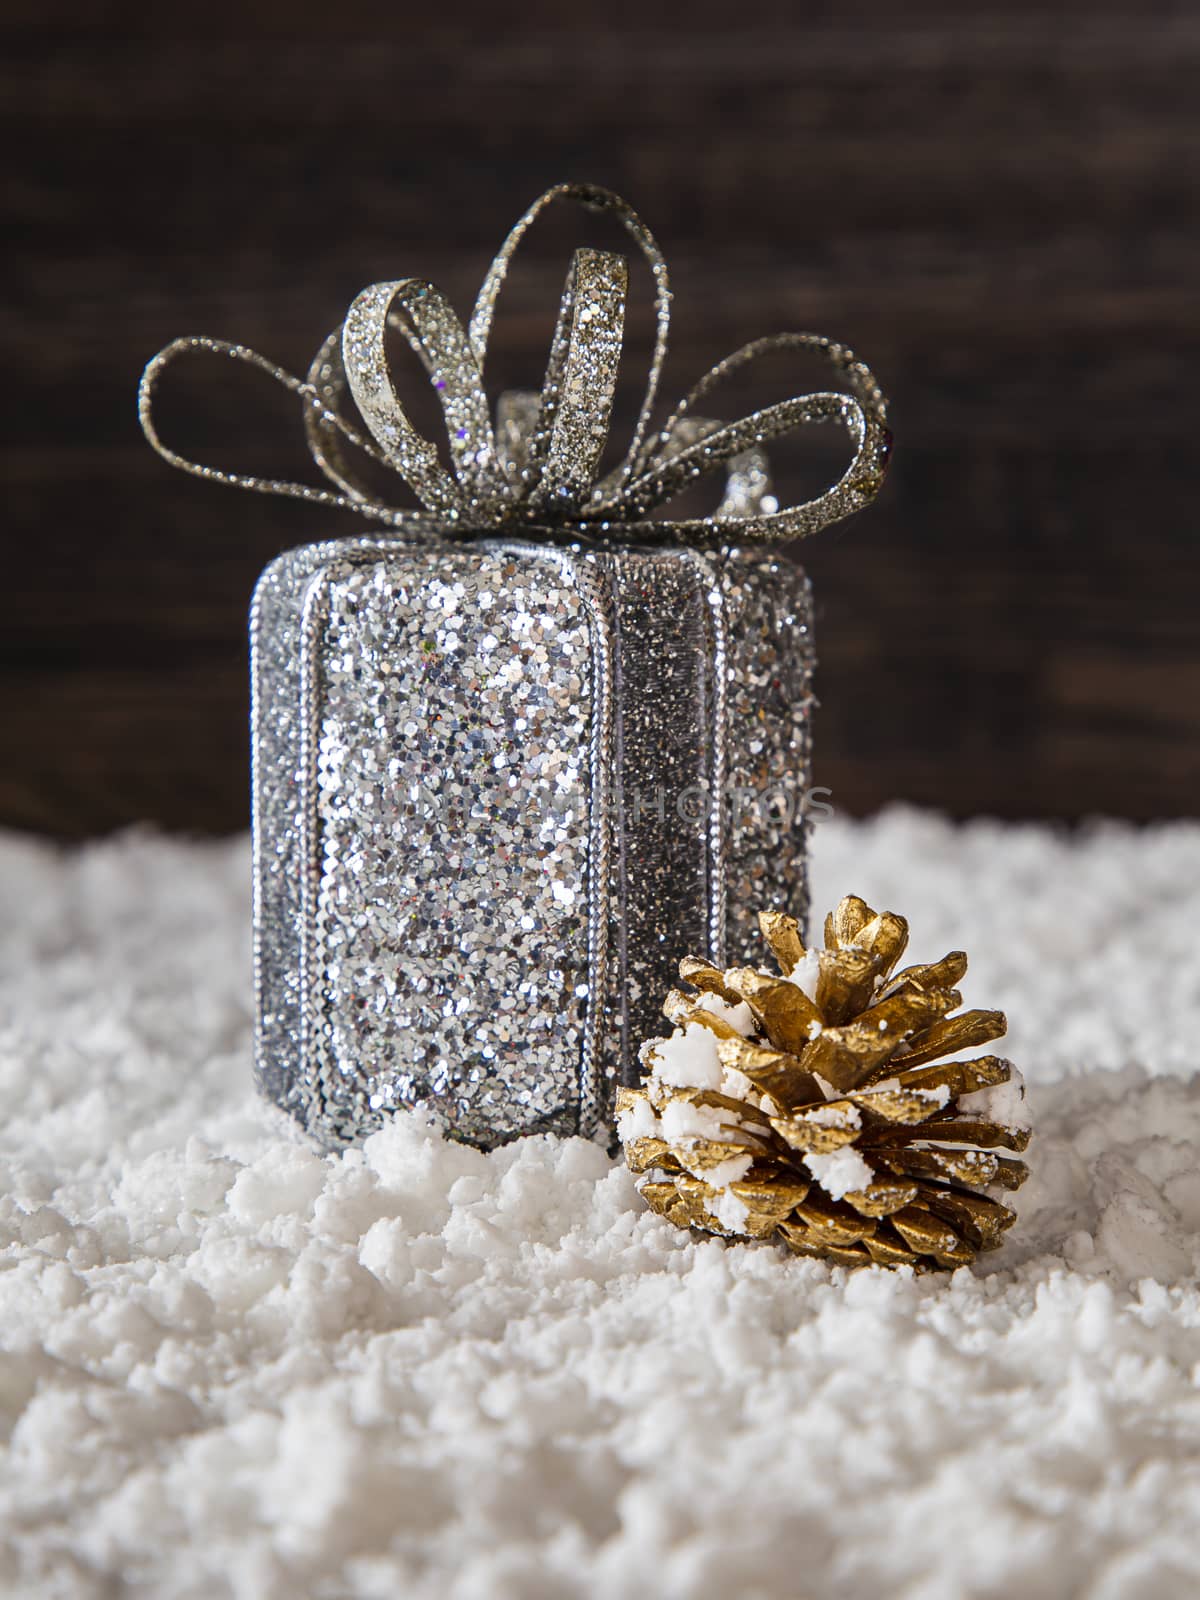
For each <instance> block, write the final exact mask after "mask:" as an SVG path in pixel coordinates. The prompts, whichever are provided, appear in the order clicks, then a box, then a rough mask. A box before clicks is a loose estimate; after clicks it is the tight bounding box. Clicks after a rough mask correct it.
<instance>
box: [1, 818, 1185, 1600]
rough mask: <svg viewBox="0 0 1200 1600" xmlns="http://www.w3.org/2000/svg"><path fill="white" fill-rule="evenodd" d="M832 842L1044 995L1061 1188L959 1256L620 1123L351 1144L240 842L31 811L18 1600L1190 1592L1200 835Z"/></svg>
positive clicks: (970, 994) (830, 865)
mask: <svg viewBox="0 0 1200 1600" xmlns="http://www.w3.org/2000/svg"><path fill="white" fill-rule="evenodd" d="M814 850H815V855H816V870H815V884H814V891H815V892H814V905H815V906H816V907H818V908H819V909H821V910H824V909H825V908H827V907H829V906H832V905H834V904H835V903H836V901H837V899H838V898H839V897H840V896H841V895H842V894H843V893H845V892H847V891H854V892H857V893H859V894H862V895H864V896H865V897H866V898H867V899H868V900H869V901H870V903H871V904H872V905H875V906H877V907H880V908H885V907H886V908H890V909H894V910H896V911H899V912H902V913H903V914H904V915H905V916H907V917H908V918H909V920H910V922H911V924H912V935H913V937H912V950H913V959H914V960H926V959H929V960H933V959H936V958H937V957H938V956H940V955H941V954H942V953H943V952H944V951H946V950H950V949H966V950H968V951H969V952H970V955H971V970H970V972H969V973H968V975H967V979H966V980H965V983H964V985H963V988H964V990H965V993H966V1003H967V1004H968V1005H983V1006H993V1005H995V1006H1000V1007H1002V1008H1004V1009H1005V1010H1006V1011H1007V1012H1008V1014H1009V1018H1010V1023H1011V1028H1010V1032H1009V1036H1008V1038H1007V1040H1006V1041H1005V1042H1004V1044H1003V1045H1002V1046H1001V1047H1000V1048H1001V1049H1002V1050H1003V1052H1004V1054H1006V1055H1009V1056H1011V1057H1012V1058H1013V1059H1014V1060H1015V1061H1016V1062H1017V1063H1018V1065H1019V1066H1020V1067H1021V1068H1022V1069H1023V1070H1024V1072H1025V1073H1026V1076H1027V1077H1028V1079H1029V1080H1030V1083H1029V1104H1030V1108H1031V1115H1032V1118H1033V1121H1034V1123H1035V1125H1036V1132H1035V1136H1034V1140H1033V1142H1032V1144H1031V1146H1030V1150H1029V1160H1030V1162H1031V1165H1032V1168H1033V1177H1032V1178H1031V1179H1030V1182H1029V1184H1028V1185H1027V1186H1026V1188H1025V1189H1024V1190H1023V1191H1022V1192H1021V1194H1020V1195H1019V1196H1018V1207H1019V1210H1020V1212H1021V1220H1020V1221H1019V1223H1018V1225H1017V1228H1016V1229H1015V1230H1014V1232H1013V1233H1012V1234H1011V1235H1010V1236H1009V1239H1008V1242H1007V1243H1006V1244H1005V1246H1004V1248H1003V1249H1002V1250H1001V1251H999V1252H998V1253H996V1254H995V1255H992V1256H986V1257H984V1258H982V1259H981V1261H980V1262H979V1263H978V1264H977V1265H976V1266H975V1267H973V1268H969V1269H963V1270H960V1271H959V1272H957V1273H955V1274H953V1275H952V1276H949V1275H928V1276H920V1277H914V1276H913V1275H912V1274H911V1273H909V1272H907V1271H901V1272H887V1271H884V1270H882V1269H869V1270H865V1271H860V1272H857V1273H852V1272H848V1271H846V1270H845V1269H843V1268H839V1267H829V1266H827V1265H824V1264H822V1263H820V1262H815V1261H809V1260H804V1259H800V1258H796V1257H790V1256H788V1255H787V1254H786V1253H785V1252H784V1251H782V1250H781V1249H779V1248H778V1247H776V1246H773V1245H766V1246H752V1245H743V1244H738V1245H726V1244H725V1243H723V1242H722V1241H721V1240H719V1239H716V1238H701V1237H693V1236H691V1235H689V1234H686V1233H682V1232H680V1231H679V1230H677V1229H675V1228H673V1227H672V1226H671V1225H670V1224H668V1223H666V1222H665V1221H662V1220H660V1219H658V1218H655V1217H654V1216H652V1215H650V1214H649V1213H648V1212H647V1211H646V1209H645V1208H644V1206H643V1205H642V1203H641V1201H640V1200H639V1198H638V1196H637V1194H636V1192H635V1189H634V1186H633V1181H632V1179H631V1178H630V1176H629V1174H628V1173H627V1172H626V1170H625V1169H624V1167H623V1166H622V1165H620V1164H619V1163H614V1162H612V1161H610V1159H609V1158H608V1156H607V1155H606V1154H605V1153H604V1152H603V1151H602V1150H600V1149H598V1148H597V1147H596V1146H594V1145H590V1144H586V1143H584V1142H582V1141H580V1140H571V1139H568V1140H557V1139H553V1138H537V1139H528V1140H524V1141H522V1142H520V1143H518V1144H515V1145H512V1146H509V1147H508V1148H506V1149H504V1150H500V1151H497V1152H496V1153H495V1154H493V1155H489V1156H485V1155H481V1154H479V1153H478V1152H476V1151H473V1150H470V1149H466V1148H464V1147H462V1146H455V1145H449V1144H446V1143H444V1142H443V1141H442V1140H441V1139H439V1138H438V1137H437V1135H436V1133H435V1132H434V1131H433V1130H432V1129H431V1128H430V1126H429V1125H428V1124H427V1122H426V1121H425V1120H424V1119H423V1118H421V1117H420V1116H413V1115H408V1116H401V1117H398V1118H397V1119H396V1120H395V1122H394V1123H393V1124H392V1125H391V1126H389V1127H388V1128H387V1129H385V1130H384V1131H383V1132H381V1133H379V1134H378V1135H376V1136H375V1138H373V1139H372V1140H371V1141H370V1142H369V1143H368V1144H367V1145H366V1147H365V1148H364V1149H363V1150H361V1151H357V1152H352V1153H349V1154H346V1155H343V1156H337V1157H332V1158H327V1157H322V1156H320V1155H318V1154H316V1153H315V1152H313V1151H311V1150H308V1149H306V1148H304V1147H303V1146H302V1145H300V1144H298V1143H297V1142H296V1141H295V1140H294V1138H293V1137H292V1135H291V1133H290V1131H289V1130H288V1128H287V1127H286V1126H285V1125H284V1124H283V1123H282V1121H281V1120H280V1119H279V1118H278V1117H277V1116H276V1115H274V1114H272V1113H271V1112H270V1111H268V1110H267V1108H266V1107H264V1106H263V1105H261V1104H260V1103H259V1102H258V1101H257V1100H256V1099H255V1098H254V1096H253V1094H252V1092H251V1089H250V1065H249V1059H250V995H249V985H248V980H247V972H248V965H249V938H248V931H247V902H248V893H247V886H248V853H247V851H246V848H245V846H244V845H243V844H242V843H236V844H221V845H210V846H200V845H184V844H179V843H167V842H163V841H161V840H158V839H155V838H152V837H144V836H142V837H139V836H134V837H127V838H124V839H119V840H115V841H111V842H106V843H102V844H99V845H95V846H92V847H91V848H89V849H87V850H85V851H82V852H80V853H74V854H58V853H56V852H55V851H53V850H51V849H49V848H47V847H44V846H41V845H37V844H33V843H30V842H28V841H22V840H18V839H15V838H9V839H7V840H5V839H0V902H2V905H3V913H4V914H3V919H2V925H0V1087H2V1090H3V1094H4V1104H5V1108H6V1115H5V1126H4V1129H3V1133H2V1135H0V1166H2V1167H3V1178H2V1182H0V1189H2V1190H3V1193H4V1199H3V1200H2V1201H0V1246H2V1249H0V1261H2V1263H3V1266H4V1268H5V1269H6V1270H4V1271H3V1272H0V1419H2V1425H3V1430H4V1434H5V1442H6V1453H5V1458H4V1465H3V1469H2V1470H3V1480H2V1482H3V1488H2V1493H0V1516H2V1517H3V1522H4V1526H3V1529H2V1530H0V1592H2V1593H4V1594H5V1595H13V1596H14V1597H21V1600H43V1597H46V1600H64V1597H69V1600H75V1597H77V1596H78V1597H84V1600H93V1597H94V1600H108V1597H113V1596H121V1597H122V1600H125V1597H130V1596H133V1597H143V1596H144V1597H153V1600H224V1597H227V1596H233V1597H237V1600H275V1597H278V1600H308V1597H314V1600H334V1597H336V1600H343V1597H348V1596H352V1597H362V1600H375V1597H378V1600H397V1597H403V1600H560V1597H563V1600H567V1597H590V1596H597V1597H599V1596H604V1597H612V1600H635V1597H636V1600H640V1597H642V1596H645V1595H649V1594H655V1595H661V1596H663V1597H664V1600H714V1597H715V1600H726V1597H730V1600H775V1597H779V1600H825V1597H831V1600H832V1597H835V1596H836V1597H837V1600H877V1597H878V1596H879V1595H885V1594H886V1595H895V1596H898V1597H903V1600H960V1597H979V1600H996V1597H998V1596H1000V1595H1006V1594H1020V1595H1021V1596H1022V1597H1023V1600H1067V1597H1071V1600H1075V1597H1080V1596H1086V1597H1089V1600H1124V1597H1129V1600H1143V1597H1153V1600H1183V1597H1185V1596H1186V1597H1188V1600H1191V1597H1192V1596H1194V1595H1195V1594H1196V1593H1197V1592H1198V1585H1200V1280H1198V1278H1197V1269H1198V1267H1200V1159H1198V1154H1200V1079H1197V1078H1196V1077H1195V1076H1194V1074H1195V1072H1196V1069H1197V1067H1198V1065H1200V1062H1198V1060H1197V1057H1196V1053H1195V1050H1196V1047H1195V1044H1194V1039H1195V1022H1196V1017H1197V1011H1198V1008H1200V966H1198V963H1197V957H1196V940H1195V928H1196V897H1197V894H1198V893H1200V827H1198V826H1196V825H1194V824H1175V825H1169V826H1162V827H1156V828H1151V829H1146V830H1141V831H1139V830H1136V829H1133V828H1130V827H1125V826H1117V825H1111V824H1105V825H1101V826H1097V827H1094V828H1089V829H1086V830H1084V831H1082V832H1079V833H1075V834H1068V833H1065V832H1062V833H1060V832H1055V831H1052V830H1050V829H1045V828H1039V827H1032V826H1029V827H1019V828H1003V827H999V826H996V825H991V824H986V823H977V824H972V825H970V826H967V827H961V828H956V827H952V826H950V825H949V824H946V823H944V822H941V821H939V820H937V819H936V818H933V817H929V816H924V815H919V814H915V813H912V812H902V811H899V812H892V813H889V814H887V815H885V816H884V817H882V818H881V819H879V820H877V821H874V822H870V823H865V824H859V825H853V824H848V823H841V822H831V823H825V824H823V825H821V826H820V827H818V828H816V829H815V831H814ZM684 953H685V952H683V951H681V952H680V954H684ZM1114 971H1119V972H1121V973H1122V975H1123V978H1124V980H1125V981H1123V982H1122V983H1121V984H1120V985H1119V986H1115V985H1113V984H1112V983H1111V974H1112V973H1113V972H1114Z"/></svg>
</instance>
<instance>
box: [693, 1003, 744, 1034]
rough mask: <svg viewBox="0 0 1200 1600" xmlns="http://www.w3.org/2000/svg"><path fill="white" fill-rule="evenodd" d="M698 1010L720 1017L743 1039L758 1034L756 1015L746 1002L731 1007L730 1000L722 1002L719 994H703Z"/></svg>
mask: <svg viewBox="0 0 1200 1600" xmlns="http://www.w3.org/2000/svg"><path fill="white" fill-rule="evenodd" d="M698 1009H699V1010H701V1011H707V1012H708V1013H709V1014H710V1016H714V1017H720V1018H721V1020H722V1022H727V1023H728V1024H729V1026H730V1027H731V1028H733V1029H734V1031H735V1032H737V1033H740V1034H741V1036H742V1038H743V1039H748V1038H749V1037H750V1035H751V1034H752V1033H754V1032H756V1031H757V1030H756V1027H755V1022H754V1013H753V1011H751V1009H750V1007H749V1006H748V1005H747V1004H746V1002H745V1001H744V1000H742V1001H739V1002H738V1004H737V1005H731V1004H730V1003H729V1001H728V1000H722V998H721V996H720V995H719V994H702V995H701V996H700V998H699V1001H698Z"/></svg>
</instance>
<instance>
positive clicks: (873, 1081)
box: [617, 895, 1029, 1267]
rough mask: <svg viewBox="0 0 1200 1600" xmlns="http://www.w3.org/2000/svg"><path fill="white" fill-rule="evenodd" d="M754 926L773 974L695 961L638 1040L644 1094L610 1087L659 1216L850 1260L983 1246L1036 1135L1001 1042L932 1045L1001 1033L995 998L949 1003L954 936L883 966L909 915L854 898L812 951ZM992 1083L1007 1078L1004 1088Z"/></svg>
mask: <svg viewBox="0 0 1200 1600" xmlns="http://www.w3.org/2000/svg"><path fill="white" fill-rule="evenodd" d="M758 920H759V926H760V928H761V929H762V932H763V936H764V938H765V939H766V941H767V943H768V944H769V945H770V947H771V950H772V952H773V953H774V956H775V959H776V961H777V962H778V963H779V967H780V970H781V972H782V974H783V976H782V977H777V976H775V975H774V974H773V973H768V972H765V971H761V970H757V969H755V968H752V967H735V968H730V970H729V971H727V972H722V971H721V970H720V969H719V968H717V967H714V966H713V965H712V964H711V963H710V962H708V961H704V960H701V959H699V958H697V957H694V956H689V957H687V958H686V959H685V960H683V961H681V962H680V964H679V973H680V977H681V978H682V979H683V980H684V981H685V982H686V983H687V984H688V986H689V990H690V991H691V992H688V993H684V992H682V991H681V990H677V989H675V990H672V991H671V993H670V995H668V997H667V1001H666V1004H665V1005H664V1007H663V1012H664V1014H665V1016H666V1017H667V1018H668V1020H669V1021H671V1022H673V1023H674V1024H675V1031H674V1033H673V1034H672V1035H671V1037H670V1038H668V1039H651V1040H650V1041H649V1042H648V1043H647V1044H645V1045H643V1047H642V1052H641V1059H642V1062H643V1064H644V1065H645V1067H646V1068H647V1076H646V1080H645V1082H644V1084H643V1086H642V1087H641V1088H640V1089H622V1090H620V1091H619V1093H618V1097H617V1131H618V1134H619V1137H620V1139H621V1143H622V1144H623V1145H624V1147H625V1156H626V1160H627V1161H628V1163H629V1166H630V1168H631V1169H632V1171H634V1172H635V1173H637V1174H639V1175H640V1176H639V1184H638V1187H639V1188H640V1190H641V1193H642V1194H643V1196H644V1197H645V1199H646V1201H647V1202H648V1204H649V1205H650V1207H651V1209H652V1210H654V1211H657V1212H658V1213H659V1214H660V1215H661V1216H664V1217H667V1218H668V1219H669V1220H670V1221H672V1222H674V1223H677V1224H678V1225H679V1226H680V1227H684V1228H699V1229H702V1230H704V1231H706V1232H709V1233H717V1234H721V1235H723V1236H724V1237H726V1238H732V1239H739V1238H742V1239H770V1238H777V1239H780V1240H782V1241H783V1243H785V1244H786V1245H787V1246H788V1247H789V1248H790V1249H792V1250H794V1251H796V1252H797V1253H799V1254H801V1255H811V1256H822V1257H826V1258H827V1259H829V1260H832V1261H837V1262H842V1263H845V1264H846V1265H851V1266H868V1265H870V1264H871V1263H873V1262H874V1263H878V1264H880V1265H883V1266H902V1265H912V1266H918V1267H957V1266H961V1265H963V1264H964V1263H967V1262H970V1261H972V1260H973V1259H974V1258H975V1256H976V1254H977V1253H978V1252H980V1251H983V1250H991V1249H994V1248H995V1247H996V1246H997V1245H998V1244H999V1243H1000V1242H1001V1238H1002V1236H1003V1234H1004V1231H1005V1229H1006V1228H1008V1227H1009V1226H1010V1225H1011V1224H1012V1222H1013V1221H1014V1216H1013V1213H1012V1212H1011V1211H1010V1210H1009V1209H1008V1207H1007V1206H1005V1205H1002V1204H1001V1203H1000V1202H999V1201H998V1200H997V1199H996V1198H995V1191H996V1190H1013V1189H1016V1188H1018V1187H1019V1186H1020V1185H1021V1184H1022V1183H1023V1182H1024V1181H1025V1178H1026V1177H1027V1175H1028V1169H1027V1168H1026V1166H1025V1163H1024V1162H1022V1161H1017V1160H1014V1159H1013V1158H1012V1157H1011V1156H1008V1155H1002V1154H997V1151H1000V1150H1012V1151H1021V1150H1024V1149H1025V1147H1026V1145H1027V1144H1028V1142H1029V1132H1028V1127H1029V1124H1028V1122H1027V1120H1026V1117H1025V1114H1024V1087H1023V1084H1022V1080H1021V1076H1020V1074H1019V1073H1018V1072H1017V1071H1016V1069H1015V1068H1014V1067H1013V1066H1012V1064H1011V1063H1010V1062H1008V1061H1005V1060H1002V1059H1001V1058H1000V1057H999V1056H979V1057H976V1058H975V1059H974V1060H971V1061H961V1060H951V1061H946V1060H942V1059H941V1058H942V1057H945V1056H948V1055H956V1054H957V1053H958V1052H960V1051H963V1050H971V1049H974V1048H975V1047H977V1046H979V1045H981V1044H985V1043H987V1042H988V1041H989V1040H991V1039H997V1038H999V1037H1000V1036H1001V1035H1002V1034H1003V1033H1004V1031H1005V1027H1006V1023H1005V1019H1004V1014H1003V1012H1000V1011H961V1012H959V1013H958V1015H957V1016H951V1015H950V1014H949V1013H950V1012H952V1011H953V1010H954V1008H955V1007H956V1006H958V1005H961V1003H962V996H961V995H960V994H959V993H958V991H957V989H956V988H955V987H954V985H955V984H957V983H958V981H959V980H960V978H961V977H962V975H963V973H964V972H965V971H966V970H967V958H966V956H965V955H964V954H963V953H962V951H961V950H955V951H952V952H951V953H950V954H949V955H948V956H944V957H943V958H942V960H941V961H937V962H934V963H933V964H932V965H930V966H916V967H906V968H905V969H904V970H903V971H902V972H896V973H895V974H894V976H893V972H894V969H895V966H896V963H897V961H898V960H899V959H900V956H901V955H902V953H903V951H904V948H905V946H906V945H907V943H908V924H907V923H906V922H905V920H904V918H903V917H898V916H896V915H895V914H894V913H893V912H890V911H883V912H875V911H873V910H872V909H871V907H870V906H868V905H867V904H866V903H865V901H863V900H860V899H859V898H858V896H857V895H848V896H847V897H846V898H845V899H844V900H843V901H842V902H841V904H840V905H839V906H838V908H837V910H836V911H835V912H833V914H832V915H831V916H829V917H827V918H826V920H825V948H824V950H820V951H817V950H806V949H805V947H804V944H803V942H802V941H801V938H800V931H799V927H798V925H797V923H796V922H795V920H794V919H793V918H792V917H788V916H785V915H783V913H782V912H778V911H764V912H761V913H760V915H759V919H758ZM1001 1086H1004V1087H1001Z"/></svg>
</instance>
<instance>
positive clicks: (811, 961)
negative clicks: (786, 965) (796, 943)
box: [788, 929, 821, 1004]
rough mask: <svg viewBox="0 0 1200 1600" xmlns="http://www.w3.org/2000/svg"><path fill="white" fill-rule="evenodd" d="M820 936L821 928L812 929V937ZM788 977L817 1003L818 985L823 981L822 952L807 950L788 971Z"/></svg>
mask: <svg viewBox="0 0 1200 1600" xmlns="http://www.w3.org/2000/svg"><path fill="white" fill-rule="evenodd" d="M820 936H821V935H820V930H819V929H812V930H810V934H809V937H810V938H814V939H819V938H820ZM788 979H789V981H790V982H792V983H794V984H795V985H796V987H797V989H800V990H802V991H803V993H804V994H806V995H807V996H808V998H809V999H810V1000H811V1001H813V1003H814V1004H815V1003H816V998H817V985H818V984H819V983H820V981H821V952H820V951H819V950H816V949H813V950H806V951H805V952H804V954H803V955H802V956H801V957H800V959H799V961H797V963H796V965H795V966H794V967H793V968H792V970H791V972H789V973H788Z"/></svg>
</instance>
